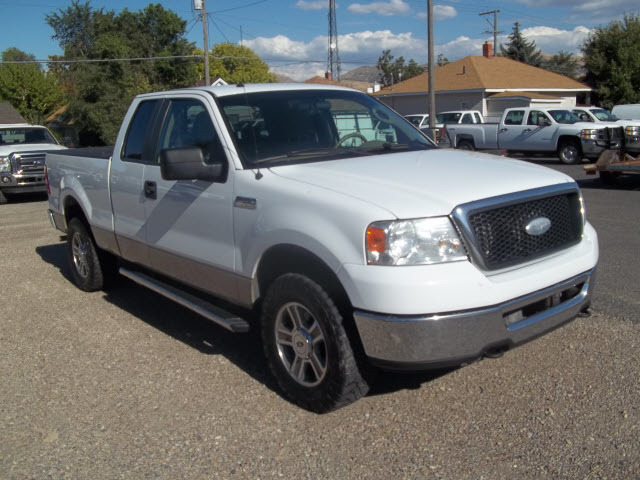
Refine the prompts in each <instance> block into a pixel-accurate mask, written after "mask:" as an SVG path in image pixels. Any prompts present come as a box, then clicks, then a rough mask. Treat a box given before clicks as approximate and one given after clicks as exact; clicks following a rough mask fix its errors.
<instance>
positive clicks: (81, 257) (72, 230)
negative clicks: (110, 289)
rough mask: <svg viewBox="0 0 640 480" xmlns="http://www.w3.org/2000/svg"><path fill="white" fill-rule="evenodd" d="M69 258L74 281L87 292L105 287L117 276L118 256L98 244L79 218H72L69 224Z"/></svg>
mask: <svg viewBox="0 0 640 480" xmlns="http://www.w3.org/2000/svg"><path fill="white" fill-rule="evenodd" d="M67 260H68V262H69V269H70V270H71V277H72V278H73V282H74V283H75V284H76V285H77V286H78V288H80V290H84V291H85V292H95V291H96V290H101V289H103V288H105V287H106V286H108V285H109V283H110V282H111V280H113V278H114V277H115V276H116V272H117V260H116V258H115V257H113V256H112V255H111V254H109V253H107V252H104V251H102V250H100V249H99V248H98V247H97V246H96V243H95V240H94V239H93V236H92V235H91V233H90V232H89V231H88V230H87V227H86V226H85V224H84V223H82V221H81V220H80V219H79V218H72V219H71V221H70V222H69V224H68V226H67Z"/></svg>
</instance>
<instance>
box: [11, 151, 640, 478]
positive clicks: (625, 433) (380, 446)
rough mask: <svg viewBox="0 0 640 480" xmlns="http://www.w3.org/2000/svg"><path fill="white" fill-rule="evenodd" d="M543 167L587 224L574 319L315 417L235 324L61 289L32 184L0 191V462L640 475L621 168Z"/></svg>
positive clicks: (281, 471) (308, 472) (125, 287)
mask: <svg viewBox="0 0 640 480" xmlns="http://www.w3.org/2000/svg"><path fill="white" fill-rule="evenodd" d="M536 161H537V162H538V163H543V164H544V163H546V162H547V161H546V160H544V159H543V160H536ZM548 163H549V166H552V167H553V168H556V169H559V170H563V171H565V172H567V173H569V174H571V175H573V176H574V177H575V178H577V179H578V180H579V182H580V184H581V186H582V188H583V189H584V193H585V197H586V203H587V212H588V217H589V219H590V221H591V222H592V223H593V224H594V226H595V227H596V229H597V230H598V232H599V234H600V241H601V261H600V267H599V278H598V286H597V293H596V297H595V301H594V305H593V309H592V311H593V315H592V316H591V317H589V318H579V319H577V320H575V321H574V322H572V323H570V324H569V325H567V326H566V327H564V328H562V329H560V330H557V331H555V332H553V333H551V334H549V335H547V336H545V337H542V338H540V339H538V340H536V341H534V342H531V343H529V344H526V345H524V346H522V347H520V348H518V349H516V350H513V351H510V352H508V353H507V354H506V355H505V356H504V357H502V358H500V359H497V360H484V361H482V362H479V363H476V364H473V365H470V366H467V367H464V368H461V369H457V370H453V371H447V372H432V373H420V374H403V375H397V374H395V375H394V374H385V375H383V376H382V377H381V378H380V380H379V382H378V384H377V385H376V388H375V390H374V391H373V392H372V393H371V394H370V395H369V396H367V397H366V398H364V399H362V400H361V401H359V402H358V403H356V404H354V405H352V406H350V407H347V408H344V409H342V410H339V411H337V412H334V413H331V414H327V415H322V416H321V415H315V414H311V413H308V412H306V411H303V410H301V409H299V408H297V407H295V406H294V405H292V404H290V403H288V402H287V401H285V400H284V399H283V398H282V397H281V396H280V395H279V394H278V393H277V390H276V388H275V385H274V382H273V381H272V380H271V379H270V377H269V376H268V374H267V371H266V368H265V365H264V362H263V359H262V356H261V351H260V347H259V344H258V342H257V341H256V339H255V337H254V336H252V335H233V334H230V333H227V332H226V331H225V330H223V329H221V328H218V327H216V326H213V325H210V324H209V323H208V322H207V321H206V320H204V319H202V318H200V317H198V316H197V315H195V314H193V313H191V312H190V311H188V310H185V309H183V308H182V307H179V306H177V305H175V304H173V303H171V302H170V301H168V300H165V299H164V298H162V297H160V296H158V295H156V294H154V293H152V292H150V291H147V290H145V289H144V288H142V287H139V286H137V285H135V284H133V283H131V282H129V281H127V280H125V279H122V281H121V283H120V284H119V286H117V287H116V288H115V289H113V290H111V291H109V292H108V293H104V292H98V293H92V294H87V293H83V292H81V291H80V290H78V289H77V288H75V287H74V286H73V285H72V283H71V282H70V280H69V279H68V271H67V267H66V264H65V246H64V244H63V243H61V242H60V238H59V236H58V233H57V232H56V231H55V230H53V228H52V227H51V226H50V224H49V222H48V220H47V218H46V215H45V208H46V203H45V201H44V199H43V198H42V197H33V198H30V199H27V200H24V201H20V202H13V203H11V204H9V205H5V206H2V207H0V232H1V234H2V239H3V249H2V256H1V257H0V272H1V273H2V277H1V278H2V280H1V284H0V285H1V287H0V289H1V290H0V292H1V295H0V299H1V300H0V301H1V302H2V306H1V307H0V312H1V318H2V320H1V324H0V325H1V328H0V378H1V381H2V384H1V388H0V478H2V479H32V478H33V479H48V478H52V479H59V478H69V479H103V478H104V479H114V478H125V479H147V478H149V479H182V478H185V479H213V478H216V479H218V478H220V479H275V478H289V479H307V478H309V479H319V478H327V479H349V478H352V479H396V478H398V479H432V478H433V479H436V478H442V479H455V480H457V479H487V480H489V479H491V480H493V479H530V478H549V479H604V478H607V479H612V478H621V479H634V478H640V356H639V355H638V351H639V349H640V315H639V312H640V268H639V264H640V230H639V226H640V178H636V179H631V180H629V181H624V182H622V183H621V185H620V186H618V187H616V188H613V189H605V188H603V187H602V186H601V185H600V184H599V182H598V180H597V179H592V178H591V177H586V176H585V175H584V174H583V173H582V170H581V168H580V166H572V167H564V166H562V167H558V166H557V165H556V163H555V162H552V161H548Z"/></svg>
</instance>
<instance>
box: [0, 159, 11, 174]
mask: <svg viewBox="0 0 640 480" xmlns="http://www.w3.org/2000/svg"><path fill="white" fill-rule="evenodd" d="M9 172H11V162H10V161H9V157H0V173H9Z"/></svg>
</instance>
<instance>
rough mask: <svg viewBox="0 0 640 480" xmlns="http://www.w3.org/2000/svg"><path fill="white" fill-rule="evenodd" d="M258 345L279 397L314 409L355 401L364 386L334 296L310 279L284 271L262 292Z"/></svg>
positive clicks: (316, 410)
mask: <svg viewBox="0 0 640 480" xmlns="http://www.w3.org/2000/svg"><path fill="white" fill-rule="evenodd" d="M262 312H263V313H262V323H261V329H262V332H261V333H262V343H263V348H264V352H265V356H266V358H267V361H268V363H269V367H270V369H271V372H272V373H273V375H274V376H275V378H276V380H277V382H278V384H279V385H280V388H281V389H282V391H283V392H284V394H285V396H286V397H287V398H289V399H290V400H291V401H293V402H294V403H296V404H298V405H300V406H301V407H303V408H305V409H307V410H311V411H313V412H317V413H324V412H329V411H331V410H335V409H337V408H340V407H343V406H345V405H348V404H350V403H352V402H355V401H356V400H358V399H359V398H361V397H362V396H364V395H365V394H366V393H367V391H368V390H369V384H368V382H367V381H366V380H365V378H364V375H363V373H362V371H361V369H360V367H359V366H358V362H357V361H356V354H355V353H354V350H353V348H352V345H351V343H350V341H349V337H348V335H347V332H346V330H345V325H344V321H345V319H344V318H343V317H342V314H341V313H340V311H339V309H338V307H337V306H336V304H335V303H334V300H333V299H332V298H331V297H330V296H329V295H328V294H327V292H326V291H325V290H324V289H323V288H322V287H321V286H320V285H318V284H317V283H316V282H314V281H313V280H311V279H310V278H308V277H306V276H304V275H299V274H293V273H289V274H285V275H282V276H281V277H279V278H278V279H276V280H275V281H274V283H273V284H272V285H271V287H270V288H269V291H268V292H267V295H266V298H265V301H264V304H263V311H262Z"/></svg>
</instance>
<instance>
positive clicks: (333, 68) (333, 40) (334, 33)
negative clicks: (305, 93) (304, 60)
mask: <svg viewBox="0 0 640 480" xmlns="http://www.w3.org/2000/svg"><path fill="white" fill-rule="evenodd" d="M327 77H329V78H331V79H333V80H337V81H338V82H339V81H340V55H339V54H338V23H337V22H336V0H329V58H328V60H327Z"/></svg>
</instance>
